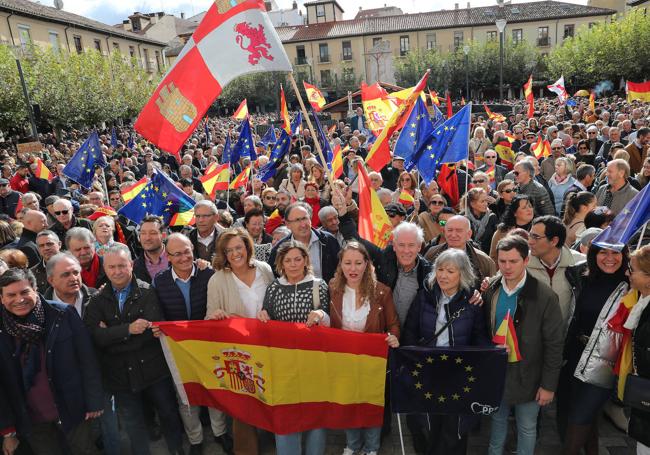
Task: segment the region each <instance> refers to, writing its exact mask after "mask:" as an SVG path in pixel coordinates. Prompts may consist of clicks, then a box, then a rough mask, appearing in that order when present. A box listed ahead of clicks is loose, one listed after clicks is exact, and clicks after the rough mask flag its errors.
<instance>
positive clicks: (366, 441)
mask: <svg viewBox="0 0 650 455" xmlns="http://www.w3.org/2000/svg"><path fill="white" fill-rule="evenodd" d="M519 107H520V106H519V105H518V104H516V103H515V109H513V113H512V114H511V115H508V116H507V118H506V120H505V121H495V120H493V119H489V118H488V117H487V116H486V115H483V114H481V113H475V114H473V116H472V117H473V121H472V139H471V141H470V143H469V159H468V160H467V161H464V162H460V163H457V165H456V169H455V171H454V172H455V173H456V174H457V177H458V193H459V194H460V195H462V198H461V199H460V200H459V201H455V200H454V199H453V195H452V194H450V193H453V192H452V191H449V189H448V186H447V185H443V184H441V183H439V182H436V181H435V180H434V181H432V182H431V183H430V184H426V183H425V182H422V179H421V178H420V176H419V175H418V173H417V171H413V172H408V171H406V170H405V169H404V159H403V158H402V157H400V156H396V155H395V156H392V159H391V162H390V163H389V164H388V165H387V166H386V167H384V168H383V169H382V170H381V172H374V171H369V172H368V175H369V180H370V183H371V186H372V188H373V190H375V191H376V192H377V195H378V196H379V199H380V200H381V203H382V205H383V206H384V209H385V211H386V213H387V215H388V216H389V218H390V222H391V224H392V227H393V230H392V237H391V240H390V243H389V245H388V246H386V247H385V248H379V247H377V246H376V245H375V244H373V243H372V242H369V241H368V240H367V239H364V238H361V237H360V235H359V231H358V226H357V224H358V216H359V204H358V200H359V197H358V196H359V195H358V192H359V184H358V180H357V172H358V170H357V169H358V167H357V165H358V163H359V162H360V161H362V160H363V159H364V158H365V157H366V156H367V153H368V150H369V148H370V147H371V145H369V140H371V139H372V138H370V137H368V136H369V135H368V134H367V132H366V131H365V129H364V127H365V118H364V115H363V111H362V110H361V109H359V110H358V111H357V113H356V115H355V116H354V117H352V118H351V119H347V121H346V120H342V121H340V122H338V123H337V124H335V125H333V127H332V128H331V129H329V132H328V140H329V141H331V144H332V147H334V146H336V145H338V144H340V145H341V148H343V147H345V156H344V164H343V173H342V175H341V176H340V178H338V179H330V178H328V175H327V173H328V171H327V168H326V167H324V166H323V164H322V162H321V160H319V158H318V154H317V153H316V148H315V144H314V139H313V136H312V135H311V133H310V131H309V130H308V129H306V128H305V129H302V130H301V131H300V133H299V134H296V135H294V136H293V138H292V147H291V149H290V152H289V154H288V155H287V157H286V158H285V159H284V162H283V163H282V165H281V166H280V167H279V168H278V170H277V172H276V174H275V175H274V176H273V178H272V179H271V180H269V181H267V182H262V181H261V180H259V179H258V178H256V170H257V169H259V168H260V167H261V166H263V165H264V164H266V163H267V162H268V160H269V157H268V156H269V153H270V146H269V145H268V144H263V143H260V142H257V141H259V139H260V136H261V135H259V136H257V137H256V138H255V139H256V150H255V155H254V157H253V159H251V157H242V158H241V160H240V162H238V163H232V165H233V167H234V169H235V170H234V171H233V173H235V172H236V170H238V169H239V170H240V169H242V168H243V167H245V166H247V165H248V164H252V165H253V172H252V174H251V179H250V182H249V184H248V185H247V187H246V188H244V189H241V190H233V191H227V192H226V191H224V192H221V191H220V192H218V193H217V197H216V198H214V199H212V198H210V197H209V196H208V194H207V193H206V191H205V189H204V187H203V185H202V182H201V180H200V177H201V176H203V174H204V172H205V170H206V169H207V168H208V166H210V164H212V163H214V162H217V163H220V162H221V160H222V159H223V157H224V146H225V143H226V138H227V137H228V136H230V140H231V142H233V143H234V142H235V141H236V134H237V133H236V123H235V122H234V121H232V120H230V119H225V118H211V119H209V120H207V121H205V124H204V125H202V126H201V128H198V129H197V131H196V132H195V133H194V134H193V135H192V136H191V138H190V139H189V141H188V142H187V144H185V146H184V147H183V149H182V150H181V160H180V162H178V161H177V160H176V158H175V157H174V156H173V155H171V154H169V153H168V152H166V151H160V150H157V149H156V148H155V147H154V146H153V145H151V144H148V143H147V142H146V141H144V140H142V138H139V137H137V136H136V137H135V141H134V142H135V145H128V144H129V143H131V142H132V141H133V137H134V136H133V135H134V133H133V131H132V130H130V129H129V128H128V127H123V128H118V129H117V139H118V144H117V146H114V145H115V144H113V145H111V134H110V131H108V130H107V131H105V132H104V133H105V134H103V135H100V140H101V143H102V151H103V153H104V156H105V158H106V162H107V163H108V165H107V166H106V168H105V169H102V168H97V169H96V177H97V178H96V183H95V184H94V185H93V188H90V189H85V188H82V187H80V186H79V184H78V183H77V182H74V181H72V180H71V179H70V178H68V177H66V176H65V175H64V174H63V168H64V167H65V165H66V163H67V162H68V161H69V160H70V158H71V157H72V155H73V154H74V153H75V151H76V150H78V149H79V147H80V145H81V143H82V142H83V140H84V139H85V137H86V133H83V132H80V131H76V130H72V131H68V132H63V133H59V134H58V135H55V134H53V133H52V134H43V135H42V136H41V137H40V138H39V139H40V141H41V143H42V144H43V149H42V151H40V152H30V153H22V152H18V151H17V148H16V147H15V144H12V143H11V142H6V143H5V144H4V148H3V149H2V150H1V151H0V163H1V166H2V167H1V175H0V212H1V215H0V300H1V302H2V308H1V310H0V365H2V368H0V435H1V437H2V450H3V452H2V453H3V455H12V454H22V453H27V454H29V453H33V454H90V453H105V454H108V455H114V454H119V453H120V450H121V446H120V432H121V431H122V432H123V433H126V435H127V436H128V442H129V445H130V449H131V453H133V454H137V455H146V454H148V453H150V440H151V439H156V438H160V437H164V440H165V443H166V446H167V448H168V450H169V453H171V454H174V455H176V454H180V453H186V451H185V449H184V447H186V446H184V436H183V435H185V438H186V439H187V441H188V442H189V453H191V454H199V453H202V452H201V450H202V445H203V442H204V441H205V439H206V438H207V437H210V438H214V439H215V441H216V442H217V443H218V444H219V445H220V446H221V447H222V448H223V450H224V452H226V453H236V454H247V455H248V454H257V453H259V451H260V446H259V433H260V430H259V429H257V428H255V427H253V426H251V425H249V424H247V423H246V422H243V421H240V420H238V419H231V418H230V417H229V416H227V415H225V414H224V413H223V412H221V411H220V410H218V409H215V408H210V409H208V410H205V409H201V408H200V407H196V406H187V405H185V404H183V403H182V402H181V401H180V399H179V398H178V395H177V394H176V391H175V389H174V385H173V381H172V378H171V376H170V371H169V369H168V367H167V364H166V361H165V358H164V355H163V352H162V349H161V346H160V342H159V340H158V338H159V337H160V336H161V333H160V331H159V329H158V328H157V327H155V326H153V325H152V323H154V322H157V321H178V320H203V319H213V320H221V319H225V318H232V317H246V318H257V319H259V320H260V321H269V320H277V321H288V322H299V323H305V324H306V325H307V326H308V327H313V326H325V327H332V328H335V329H340V330H351V331H356V332H368V333H381V334H384V335H385V341H386V343H387V345H388V346H389V347H390V348H398V347H399V346H411V345H416V346H426V347H436V346H458V347H462V346H492V345H493V341H492V339H493V336H494V334H495V332H496V331H497V329H498V327H499V326H500V324H501V322H502V321H503V320H504V318H506V316H507V315H511V316H512V319H513V323H514V327H515V330H516V335H517V339H518V344H519V352H520V360H519V361H516V362H511V363H508V366H507V372H506V379H505V392H504V395H503V399H502V403H501V405H500V406H499V408H498V410H497V411H496V412H495V413H494V414H493V415H492V416H491V417H490V420H491V428H490V439H489V449H488V452H489V453H490V454H491V455H500V454H502V453H503V451H504V447H505V445H506V440H507V434H508V422H509V418H510V416H511V414H514V417H515V420H516V430H515V434H516V442H514V444H515V445H516V450H517V453H519V454H522V455H532V454H533V453H534V451H535V446H536V442H537V427H538V418H539V414H540V409H541V408H543V407H545V406H548V405H549V404H551V403H553V402H555V403H556V404H557V426H558V432H559V434H560V438H561V440H562V441H563V453H565V454H576V455H577V454H579V453H581V451H582V450H584V451H585V453H587V454H597V453H598V420H599V416H600V414H601V413H602V412H603V410H607V412H608V414H609V415H610V416H612V418H613V419H614V420H615V421H616V422H617V425H618V426H619V427H621V428H622V429H623V430H624V431H627V432H628V434H629V435H630V436H631V437H632V438H634V439H635V440H636V441H637V442H638V448H637V451H638V453H639V454H644V455H647V454H650V413H649V412H648V411H643V410H640V409H638V408H636V407H632V409H631V414H630V412H627V411H626V409H625V408H624V407H623V406H622V403H621V401H620V398H621V397H620V396H617V395H618V394H617V375H616V374H615V373H614V366H615V365H618V363H619V362H620V356H621V353H622V351H623V344H622V343H621V342H620V340H621V339H624V338H625V337H628V338H631V346H632V348H631V358H632V374H633V375H636V376H638V377H640V378H645V380H646V381H648V380H650V356H649V355H648V353H650V308H647V304H648V302H649V301H650V246H649V245H645V244H646V243H647V242H646V239H645V238H643V235H637V236H636V237H634V239H633V241H631V242H630V245H629V246H626V247H625V248H624V249H622V250H617V249H607V248H603V247H600V246H596V245H592V244H591V241H592V240H593V239H594V238H595V236H597V235H598V234H599V233H601V232H602V231H603V229H605V228H606V227H607V226H608V225H609V224H610V223H611V222H612V220H613V219H614V217H615V216H616V215H617V214H619V213H620V212H621V211H622V210H623V208H624V207H625V205H626V204H627V203H628V202H629V201H630V200H631V199H632V198H633V197H634V196H635V195H636V194H637V193H638V192H639V191H640V190H641V189H642V188H643V187H644V186H646V185H647V184H648V181H649V179H650V156H649V154H648V149H649V147H650V104H649V103H640V102H633V103H628V102H626V101H625V100H623V99H620V98H616V97H613V98H606V99H601V100H599V101H598V104H597V108H596V110H595V111H592V110H589V109H578V108H575V109H574V110H573V111H571V110H569V109H568V108H567V107H566V106H563V105H562V106H560V105H558V104H557V103H556V102H555V101H552V100H538V106H537V108H538V110H537V111H536V112H535V116H534V117H533V118H531V119H526V118H525V115H524V114H523V113H520V112H516V111H518V110H520V109H519ZM522 112H523V111H522ZM251 120H252V122H253V124H254V125H256V126H258V127H260V126H264V124H265V123H266V124H268V123H269V121H268V120H269V119H268V118H256V117H255V116H253V118H252V119H251ZM270 127H273V126H272V125H270ZM262 129H263V128H260V132H261V130H262ZM364 133H365V134H364ZM506 133H507V134H508V135H510V136H511V137H512V138H513V140H512V141H511V148H512V150H513V152H514V153H515V162H514V163H512V165H508V163H506V162H504V161H503V160H502V157H501V155H500V154H499V153H498V151H497V147H496V145H497V144H498V142H499V141H500V140H502V139H503V137H505V135H506ZM278 136H279V134H278ZM540 137H541V138H542V139H546V140H548V141H549V143H550V145H551V153H550V155H549V156H547V157H543V158H541V159H538V158H536V157H535V155H534V154H533V152H532V150H531V146H532V145H533V144H534V143H535V142H536V141H537V140H538V139H539V138H540ZM395 140H396V137H394V138H393V139H392V141H393V142H394V141H395ZM1 147H2V146H0V148H1ZM255 157H256V158H255ZM36 158H38V159H40V160H42V162H43V163H44V164H45V165H46V166H47V167H48V168H49V169H51V170H52V172H53V174H54V178H53V179H52V181H51V182H48V181H47V180H44V179H40V178H38V177H37V176H36V172H37V166H38V163H37V161H36V160H35V159H36ZM154 172H163V173H165V174H166V175H167V176H169V177H170V178H171V179H172V180H174V181H175V182H177V184H178V186H179V187H180V188H182V190H183V191H184V192H185V193H186V194H187V195H188V196H190V197H191V198H192V199H194V201H195V202H196V205H195V207H194V218H195V223H194V225H193V226H192V227H175V228H170V227H169V226H166V225H165V224H164V223H163V221H162V219H161V218H160V217H158V216H155V215H153V214H147V215H146V216H145V217H144V219H143V220H142V221H141V222H140V223H138V224H137V225H136V224H135V223H133V222H132V221H130V220H129V219H127V218H125V217H124V216H122V215H120V214H118V213H117V211H118V210H119V209H120V207H122V206H123V204H124V200H123V193H124V191H125V190H127V189H128V188H130V187H131V186H132V185H133V184H134V183H135V182H136V181H137V180H139V179H140V178H142V177H144V176H151V175H152V174H153V173H154ZM445 188H447V192H445ZM405 195H406V197H405ZM615 322H616V323H615ZM628 354H629V353H628ZM304 380H305V381H309V378H304ZM423 399H425V398H424V396H423ZM627 416H629V422H628V417H627ZM229 420H232V425H229V423H228V422H229ZM391 421H392V415H391V413H390V394H389V393H388V390H387V393H386V406H385V419H384V424H383V426H382V427H377V428H350V429H347V430H346V432H345V434H346V447H345V450H344V455H353V454H360V453H363V454H367V455H374V454H376V453H377V452H378V451H379V449H380V445H381V441H382V436H384V435H386V434H388V433H390V432H391ZM406 423H407V426H408V428H409V430H410V432H411V434H412V436H413V446H414V450H415V452H416V453H418V454H464V453H466V451H467V438H468V434H469V432H470V431H471V430H472V429H473V428H475V424H476V422H475V421H474V420H472V419H467V418H466V416H454V415H434V414H428V415H426V414H425V415H421V414H409V415H407V416H406ZM208 424H209V425H208ZM204 426H205V427H209V430H204ZM205 431H210V433H211V434H209V435H206V434H204V432H205ZM327 431H328V429H327V428H319V429H313V430H310V431H307V432H304V433H295V434H289V435H275V445H276V452H277V453H278V454H281V455H298V454H301V453H302V452H303V451H304V453H307V454H310V455H318V454H324V453H325V449H326V441H327Z"/></svg>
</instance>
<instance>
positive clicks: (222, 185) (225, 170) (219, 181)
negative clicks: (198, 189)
mask: <svg viewBox="0 0 650 455" xmlns="http://www.w3.org/2000/svg"><path fill="white" fill-rule="evenodd" d="M199 180H201V183H203V188H205V192H206V193H207V194H209V195H210V199H214V197H215V196H216V194H217V191H225V190H227V189H228V183H229V182H230V165H229V163H225V164H222V165H219V166H216V167H215V168H214V169H213V170H212V171H211V172H210V173H209V174H208V173H206V174H205V175H204V176H202V177H199Z"/></svg>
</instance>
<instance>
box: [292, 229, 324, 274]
mask: <svg viewBox="0 0 650 455" xmlns="http://www.w3.org/2000/svg"><path fill="white" fill-rule="evenodd" d="M292 237H293V236H292ZM294 240H295V238H294ZM305 246H306V247H307V251H309V259H310V261H311V268H312V270H313V271H314V276H315V277H316V278H323V269H322V267H321V263H320V241H319V240H318V236H317V235H316V233H315V232H314V231H311V237H310V238H309V245H305Z"/></svg>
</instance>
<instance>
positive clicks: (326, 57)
mask: <svg viewBox="0 0 650 455" xmlns="http://www.w3.org/2000/svg"><path fill="white" fill-rule="evenodd" d="M329 62H330V56H329V54H327V55H319V56H318V63H329Z"/></svg>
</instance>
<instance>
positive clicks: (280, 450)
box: [275, 428, 327, 455]
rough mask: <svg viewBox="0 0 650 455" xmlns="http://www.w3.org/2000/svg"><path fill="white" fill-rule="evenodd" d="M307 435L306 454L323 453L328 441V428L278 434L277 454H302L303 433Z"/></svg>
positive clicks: (321, 454) (316, 454)
mask: <svg viewBox="0 0 650 455" xmlns="http://www.w3.org/2000/svg"><path fill="white" fill-rule="evenodd" d="M303 434H304V435H305V455H323V454H324V453H325V443H326V442H327V430H325V429H324V428H318V429H316V430H309V431H303V432H302V433H291V434H276V435H275V451H276V454H277V455H302V435H303Z"/></svg>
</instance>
